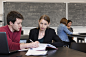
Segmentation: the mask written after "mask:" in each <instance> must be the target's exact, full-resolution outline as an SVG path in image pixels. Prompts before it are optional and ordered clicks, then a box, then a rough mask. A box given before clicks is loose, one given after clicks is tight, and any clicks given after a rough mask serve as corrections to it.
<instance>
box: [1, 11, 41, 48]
mask: <svg viewBox="0 0 86 57" xmlns="http://www.w3.org/2000/svg"><path fill="white" fill-rule="evenodd" d="M23 19H24V18H23V16H22V15H21V14H20V13H19V12H16V11H11V12H9V13H8V15H7V25H6V26H2V27H0V32H6V36H7V41H8V46H9V49H10V50H20V49H25V48H35V47H38V46H39V45H38V44H39V42H37V41H36V42H33V43H25V44H24V43H19V42H20V36H21V28H22V25H21V23H22V20H23Z"/></svg>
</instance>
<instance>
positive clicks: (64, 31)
mask: <svg viewBox="0 0 86 57" xmlns="http://www.w3.org/2000/svg"><path fill="white" fill-rule="evenodd" d="M66 25H67V19H66V18H62V19H61V21H60V25H59V26H58V28H57V34H58V36H59V37H60V39H61V40H62V41H63V42H64V44H66V45H70V44H71V43H70V41H69V39H68V34H69V35H70V34H72V32H70V31H69V30H68V28H67V27H66Z"/></svg>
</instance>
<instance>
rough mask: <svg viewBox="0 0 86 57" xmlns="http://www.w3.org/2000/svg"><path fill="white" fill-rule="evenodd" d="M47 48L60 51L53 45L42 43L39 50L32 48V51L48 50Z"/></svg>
mask: <svg viewBox="0 0 86 57" xmlns="http://www.w3.org/2000/svg"><path fill="white" fill-rule="evenodd" d="M46 48H53V49H58V48H56V47H55V46H53V45H51V44H44V43H40V44H39V47H37V48H31V50H46Z"/></svg>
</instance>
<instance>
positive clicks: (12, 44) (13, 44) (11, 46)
mask: <svg viewBox="0 0 86 57" xmlns="http://www.w3.org/2000/svg"><path fill="white" fill-rule="evenodd" d="M7 40H8V46H9V49H10V50H20V43H16V42H12V40H11V39H10V38H9V36H8V35H7Z"/></svg>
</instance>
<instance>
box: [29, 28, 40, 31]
mask: <svg viewBox="0 0 86 57" xmlns="http://www.w3.org/2000/svg"><path fill="white" fill-rule="evenodd" d="M38 30H39V29H38V28H33V29H31V30H30V31H31V32H36V31H38Z"/></svg>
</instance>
